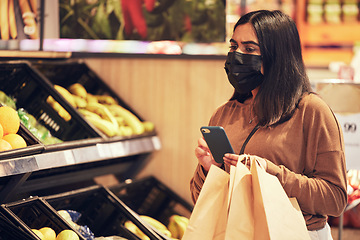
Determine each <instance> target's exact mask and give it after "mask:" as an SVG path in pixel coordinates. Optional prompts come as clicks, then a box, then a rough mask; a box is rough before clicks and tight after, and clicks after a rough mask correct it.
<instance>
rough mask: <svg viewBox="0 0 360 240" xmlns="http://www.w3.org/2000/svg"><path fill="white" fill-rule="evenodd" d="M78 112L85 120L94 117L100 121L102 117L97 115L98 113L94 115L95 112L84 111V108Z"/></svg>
mask: <svg viewBox="0 0 360 240" xmlns="http://www.w3.org/2000/svg"><path fill="white" fill-rule="evenodd" d="M78 111H79V112H80V113H81V114H82V115H83V116H84V117H85V118H87V117H94V118H100V119H101V117H100V116H99V115H98V114H96V113H94V112H90V111H89V110H86V109H84V108H80V109H78Z"/></svg>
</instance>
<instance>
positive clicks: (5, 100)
mask: <svg viewBox="0 0 360 240" xmlns="http://www.w3.org/2000/svg"><path fill="white" fill-rule="evenodd" d="M0 103H1V104H2V105H3V106H7V107H10V108H12V109H14V110H16V112H17V115H18V117H19V119H20V122H21V123H22V124H23V125H24V126H25V127H26V128H27V129H28V130H29V131H30V132H31V133H32V134H33V135H34V136H35V137H36V138H37V139H39V140H40V141H41V142H42V143H43V144H45V145H48V144H54V143H60V142H62V141H61V140H60V139H58V138H56V137H53V136H52V135H51V134H50V132H49V131H48V130H47V128H46V127H44V126H43V125H41V124H40V123H39V122H38V121H37V120H36V119H35V117H34V116H32V115H31V114H29V113H28V112H26V110H25V109H23V108H19V109H17V106H16V101H15V100H13V99H12V98H11V97H9V96H8V95H6V94H5V93H4V92H3V91H0ZM3 111H4V110H3ZM8 111H10V110H8ZM13 118H14V119H15V118H16V116H14V117H13ZM5 121H13V120H12V119H11V118H6V119H5ZM15 121H17V120H15ZM19 128H20V123H19ZM4 135H5V134H4V131H3V127H2V125H1V124H0V138H2V137H3V136H4ZM14 138H15V139H16V137H14ZM20 142H22V141H21V140H19V141H18V143H20ZM17 145H18V146H19V144H17Z"/></svg>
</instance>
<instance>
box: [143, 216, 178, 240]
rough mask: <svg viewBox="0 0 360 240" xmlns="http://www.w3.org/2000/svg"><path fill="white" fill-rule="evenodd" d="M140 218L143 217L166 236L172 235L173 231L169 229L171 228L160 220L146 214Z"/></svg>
mask: <svg viewBox="0 0 360 240" xmlns="http://www.w3.org/2000/svg"><path fill="white" fill-rule="evenodd" d="M140 218H141V219H143V220H144V221H145V222H147V223H148V224H150V225H151V226H152V227H154V228H155V229H156V230H158V231H159V232H161V233H163V234H164V235H165V236H168V237H171V232H170V231H169V229H167V227H166V226H165V225H164V224H162V223H161V222H159V221H158V220H156V219H154V218H152V217H149V216H146V215H140Z"/></svg>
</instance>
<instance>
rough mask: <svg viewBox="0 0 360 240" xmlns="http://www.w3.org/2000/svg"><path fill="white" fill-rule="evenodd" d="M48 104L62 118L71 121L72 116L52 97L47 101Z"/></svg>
mask: <svg viewBox="0 0 360 240" xmlns="http://www.w3.org/2000/svg"><path fill="white" fill-rule="evenodd" d="M46 102H47V103H48V104H49V105H50V106H51V107H52V108H53V109H54V110H55V111H56V112H57V113H58V114H59V116H60V117H62V118H63V119H64V120H65V121H70V120H71V115H70V113H68V112H67V111H66V110H65V109H64V108H63V107H62V106H61V105H60V103H58V102H57V101H55V99H54V98H53V97H52V96H49V97H48V98H47V99H46Z"/></svg>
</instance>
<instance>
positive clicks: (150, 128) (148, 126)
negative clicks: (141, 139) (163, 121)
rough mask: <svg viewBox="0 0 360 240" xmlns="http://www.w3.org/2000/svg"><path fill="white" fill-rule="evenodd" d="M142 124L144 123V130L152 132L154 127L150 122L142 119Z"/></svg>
mask: <svg viewBox="0 0 360 240" xmlns="http://www.w3.org/2000/svg"><path fill="white" fill-rule="evenodd" d="M142 124H143V125H144V129H145V132H152V131H154V129H155V125H154V123H152V122H149V121H144V122H143V123H142Z"/></svg>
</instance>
